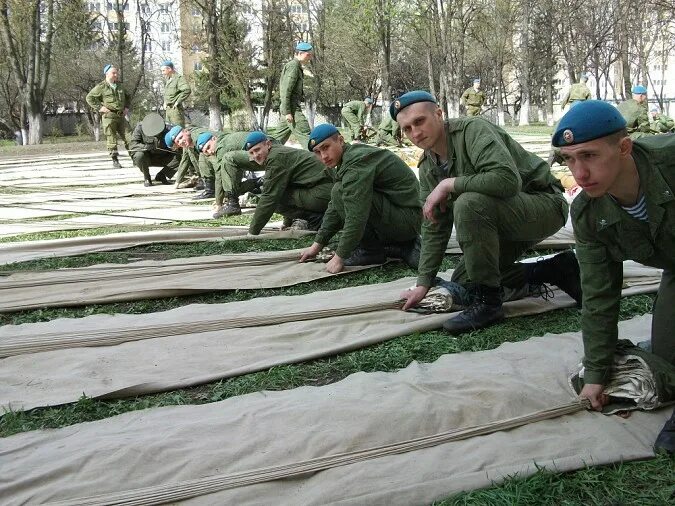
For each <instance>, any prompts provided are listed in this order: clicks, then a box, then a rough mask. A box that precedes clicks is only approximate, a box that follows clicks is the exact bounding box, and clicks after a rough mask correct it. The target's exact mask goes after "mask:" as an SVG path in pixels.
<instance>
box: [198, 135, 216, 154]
mask: <svg viewBox="0 0 675 506" xmlns="http://www.w3.org/2000/svg"><path fill="white" fill-rule="evenodd" d="M212 138H213V134H212V133H211V132H202V133H201V134H199V137H197V142H196V143H195V147H196V148H197V151H199V152H200V153H201V152H202V149H203V148H204V145H205V144H206V143H207V142H209V141H210V140H211V139H212Z"/></svg>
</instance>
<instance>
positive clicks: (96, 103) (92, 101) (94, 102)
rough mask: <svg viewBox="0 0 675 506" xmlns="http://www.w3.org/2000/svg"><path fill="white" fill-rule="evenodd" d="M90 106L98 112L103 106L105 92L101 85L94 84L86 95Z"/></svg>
mask: <svg viewBox="0 0 675 506" xmlns="http://www.w3.org/2000/svg"><path fill="white" fill-rule="evenodd" d="M86 100H87V103H88V104H89V107H91V108H92V109H94V110H95V111H96V112H98V110H99V109H100V108H101V103H102V102H103V93H102V91H101V85H99V84H97V85H96V86H94V87H93V88H92V89H91V91H90V92H89V93H87V97H86Z"/></svg>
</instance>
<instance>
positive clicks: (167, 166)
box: [129, 112, 180, 186]
mask: <svg viewBox="0 0 675 506" xmlns="http://www.w3.org/2000/svg"><path fill="white" fill-rule="evenodd" d="M169 130H170V128H169V127H167V126H166V125H165V124H164V118H162V117H161V116H160V115H159V114H157V113H156V112H151V113H150V114H148V115H147V116H146V117H145V118H143V121H141V122H140V123H139V124H138V125H136V128H134V131H133V133H132V134H131V141H130V142H129V154H130V155H131V159H132V160H133V161H134V165H135V166H136V167H138V168H139V169H140V170H141V172H142V173H143V180H144V183H143V184H144V185H145V186H152V177H151V176H150V167H162V170H160V171H159V172H158V173H157V175H156V176H155V181H156V182H158V183H161V184H171V183H172V182H171V181H169V179H170V178H171V176H173V175H174V174H175V173H176V169H177V168H178V165H179V163H180V156H179V154H178V152H177V151H171V150H169V148H167V146H166V144H165V141H164V137H165V136H166V134H167V132H168V131H169Z"/></svg>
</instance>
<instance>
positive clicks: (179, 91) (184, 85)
mask: <svg viewBox="0 0 675 506" xmlns="http://www.w3.org/2000/svg"><path fill="white" fill-rule="evenodd" d="M191 93H192V89H191V88H190V85H189V84H188V82H187V80H186V79H185V77H184V76H179V77H178V82H177V83H176V98H175V101H174V103H175V104H177V103H179V102H180V103H181V104H183V103H185V101H186V100H187V99H188V97H189V96H190V94H191Z"/></svg>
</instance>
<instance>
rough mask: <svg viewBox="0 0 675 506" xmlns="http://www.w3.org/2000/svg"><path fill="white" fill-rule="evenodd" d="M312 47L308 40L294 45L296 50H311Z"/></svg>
mask: <svg viewBox="0 0 675 506" xmlns="http://www.w3.org/2000/svg"><path fill="white" fill-rule="evenodd" d="M312 49H314V48H313V47H312V45H311V44H310V43H309V42H298V43H297V45H296V46H295V50H296V51H311V50H312Z"/></svg>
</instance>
